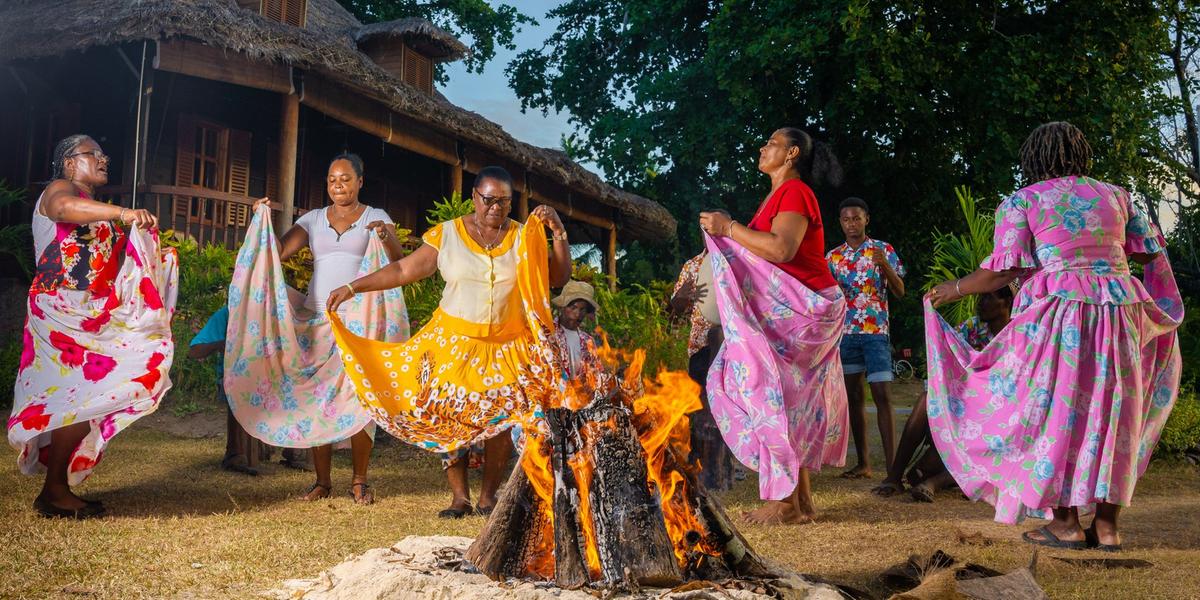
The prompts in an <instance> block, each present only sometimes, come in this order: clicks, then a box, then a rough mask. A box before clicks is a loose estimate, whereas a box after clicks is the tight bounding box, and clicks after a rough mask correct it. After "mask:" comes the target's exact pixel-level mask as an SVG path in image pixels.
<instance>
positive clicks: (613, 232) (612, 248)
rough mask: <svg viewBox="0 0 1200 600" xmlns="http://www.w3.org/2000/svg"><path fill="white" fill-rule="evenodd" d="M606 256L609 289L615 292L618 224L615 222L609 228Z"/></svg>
mask: <svg viewBox="0 0 1200 600" xmlns="http://www.w3.org/2000/svg"><path fill="white" fill-rule="evenodd" d="M604 258H605V259H607V261H608V289H609V290H610V291H613V292H615V291H617V225H616V224H615V223H614V224H613V226H612V228H610V229H609V230H608V252H607V253H605V257H604Z"/></svg>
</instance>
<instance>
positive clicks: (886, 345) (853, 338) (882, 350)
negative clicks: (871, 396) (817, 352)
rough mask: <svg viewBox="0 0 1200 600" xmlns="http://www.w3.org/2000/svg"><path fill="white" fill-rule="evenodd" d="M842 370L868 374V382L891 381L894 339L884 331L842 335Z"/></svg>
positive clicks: (852, 373)
mask: <svg viewBox="0 0 1200 600" xmlns="http://www.w3.org/2000/svg"><path fill="white" fill-rule="evenodd" d="M839 351H840V354H841V356H842V372H843V373H845V374H846V375H855V374H858V373H866V374H867V383H880V382H884V381H891V380H892V379H893V378H894V377H893V375H892V340H891V339H890V338H889V337H888V336H887V335H886V334H882V333H851V334H847V335H843V336H842V345H841V346H840V347H839Z"/></svg>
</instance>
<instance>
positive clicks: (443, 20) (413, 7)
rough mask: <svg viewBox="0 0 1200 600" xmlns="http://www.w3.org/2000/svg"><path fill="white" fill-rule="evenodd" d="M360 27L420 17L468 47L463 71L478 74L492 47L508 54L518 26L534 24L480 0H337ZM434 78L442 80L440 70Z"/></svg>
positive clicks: (513, 11)
mask: <svg viewBox="0 0 1200 600" xmlns="http://www.w3.org/2000/svg"><path fill="white" fill-rule="evenodd" d="M338 2H340V3H341V4H342V6H345V7H346V9H347V10H349V11H350V12H352V13H354V16H356V17H358V19H359V20H360V21H362V22H364V23H375V22H379V21H391V20H393V19H399V18H402V17H421V18H424V19H428V20H429V21H431V22H432V23H433V24H435V25H437V26H438V27H441V28H442V29H445V30H447V31H449V32H450V33H453V34H454V35H455V36H458V37H459V38H466V39H464V43H468V42H469V43H468V47H469V48H470V49H471V53H470V55H469V56H467V57H466V59H465V62H466V65H467V71H468V72H471V73H479V72H481V71H482V70H483V66H484V65H486V64H487V63H488V61H490V60H492V58H493V57H495V56H496V46H500V47H502V48H507V49H509V50H512V49H513V48H515V47H516V46H515V45H514V44H513V36H514V35H516V33H517V32H518V31H520V30H521V25H530V24H535V23H536V21H534V20H533V19H532V18H530V17H529V16H527V15H525V14H524V13H522V12H520V11H518V10H517V9H516V8H514V7H513V6H511V5H508V4H500V5H498V6H496V7H492V6H491V5H489V4H488V3H487V2H484V0H430V1H421V0H338ZM438 78H439V80H440V81H441V80H444V76H443V75H442V71H441V67H440V65H439V67H438Z"/></svg>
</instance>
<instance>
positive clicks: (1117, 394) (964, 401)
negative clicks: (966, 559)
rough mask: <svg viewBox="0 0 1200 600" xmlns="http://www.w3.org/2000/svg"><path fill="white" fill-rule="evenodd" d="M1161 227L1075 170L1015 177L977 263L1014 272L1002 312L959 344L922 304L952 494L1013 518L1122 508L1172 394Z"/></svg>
mask: <svg viewBox="0 0 1200 600" xmlns="http://www.w3.org/2000/svg"><path fill="white" fill-rule="evenodd" d="M1162 250H1163V241H1162V237H1161V236H1160V235H1159V234H1158V232H1157V231H1155V229H1154V227H1153V226H1152V225H1151V224H1150V223H1149V221H1148V220H1147V219H1146V216H1145V215H1144V214H1143V213H1142V212H1141V211H1140V210H1138V208H1137V207H1136V206H1135V205H1134V204H1133V203H1132V201H1131V200H1130V198H1129V194H1128V193H1127V192H1126V191H1125V190H1123V189H1121V188H1119V187H1117V186H1114V185H1110V184H1107V183H1103V182H1100V181H1097V180H1095V179H1091V178H1088V177H1063V178H1058V179H1051V180H1048V181H1042V182H1039V183H1036V184H1033V185H1031V186H1029V187H1026V188H1023V189H1021V190H1019V191H1018V192H1016V193H1015V194H1013V195H1012V196H1011V197H1009V198H1008V199H1006V200H1005V201H1004V202H1003V203H1001V205H1000V207H999V208H998V209H997V210H996V232H995V248H994V250H993V253H992V255H991V257H989V258H988V259H987V260H985V261H984V262H983V264H982V265H981V266H982V268H984V269H988V270H991V271H998V272H1000V271H1010V270H1018V271H1020V272H1021V275H1022V278H1023V284H1022V286H1021V289H1020V291H1019V292H1018V293H1017V296H1016V298H1015V299H1014V302H1013V315H1012V322H1011V323H1010V324H1009V325H1008V326H1007V327H1005V328H1004V330H1003V331H1001V332H1000V334H999V335H997V336H996V338H995V339H993V340H992V341H991V342H990V343H989V344H988V345H987V346H985V347H984V348H983V349H982V350H980V351H976V350H974V349H972V348H971V347H970V346H969V345H968V343H967V341H966V340H964V339H963V338H962V337H961V336H960V335H958V334H957V333H956V332H955V330H954V328H953V327H951V326H950V325H949V324H948V323H946V321H944V320H943V319H942V318H941V316H940V315H939V314H938V313H937V311H935V310H933V308H932V306H931V305H930V304H929V303H928V302H926V304H925V335H926V344H927V350H928V357H929V364H930V365H936V367H937V368H934V369H931V371H930V376H929V382H928V391H929V425H930V427H931V429H932V432H933V439H934V443H935V444H936V446H937V448H938V451H939V452H940V454H941V455H942V459H943V460H944V461H945V463H946V466H947V468H948V470H949V471H950V473H951V474H952V475H953V476H954V478H955V480H956V481H957V482H958V484H959V486H960V487H961V488H962V490H963V492H964V493H966V494H967V495H968V496H969V497H971V498H972V499H975V500H980V499H983V500H987V501H988V502H990V503H991V504H993V505H994V506H995V509H996V520H997V521H1000V522H1002V523H1015V522H1017V521H1019V520H1020V519H1022V518H1023V517H1025V516H1027V515H1032V516H1042V515H1044V514H1045V512H1046V510H1047V509H1050V508H1054V507H1072V506H1073V507H1080V508H1081V509H1083V510H1090V509H1091V508H1093V507H1094V505H1095V503H1097V502H1108V503H1112V504H1120V505H1128V504H1129V503H1130V499H1131V498H1132V497H1133V490H1134V486H1135V484H1136V483H1137V479H1138V477H1139V476H1140V475H1141V474H1142V472H1143V471H1144V470H1145V468H1146V464H1147V462H1148V461H1149V460H1150V454H1151V452H1152V451H1153V449H1154V445H1155V443H1157V441H1158V437H1159V434H1160V433H1161V432H1162V427H1163V425H1164V424H1165V423H1166V420H1167V416H1168V414H1169V413H1170V411H1171V407H1172V405H1173V404H1174V402H1175V398H1176V396H1177V395H1178V392H1179V376H1180V366H1181V365H1180V355H1179V345H1178V342H1177V340H1176V335H1175V330H1176V328H1177V327H1178V326H1179V323H1180V322H1181V321H1182V318H1183V304H1182V301H1181V299H1180V297H1179V292H1178V289H1177V288H1176V287H1175V279H1174V275H1173V274H1172V273H1171V268H1170V263H1169V262H1168V261H1167V258H1166V256H1164V255H1160V256H1158V257H1156V258H1155V260H1154V261H1153V262H1151V263H1150V264H1149V265H1147V266H1146V267H1145V274H1144V277H1143V278H1142V279H1138V278H1137V277H1136V276H1135V275H1134V274H1133V273H1132V272H1131V270H1130V267H1129V261H1128V259H1127V257H1128V255H1129V254H1130V253H1150V254H1156V253H1161V252H1162Z"/></svg>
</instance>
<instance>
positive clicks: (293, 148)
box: [272, 94, 300, 232]
mask: <svg viewBox="0 0 1200 600" xmlns="http://www.w3.org/2000/svg"><path fill="white" fill-rule="evenodd" d="M299 139H300V97H299V96H297V95H295V94H288V95H286V96H283V97H282V107H281V110H280V118H279V198H272V200H277V201H278V202H279V204H280V205H281V206H282V209H281V210H280V211H279V216H278V219H279V220H278V222H277V223H276V225H278V227H277V231H279V232H284V231H287V230H288V229H290V228H291V227H292V220H293V218H294V216H295V212H296V154H297V150H298V146H299Z"/></svg>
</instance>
